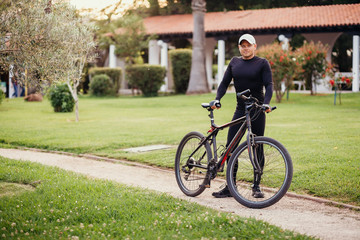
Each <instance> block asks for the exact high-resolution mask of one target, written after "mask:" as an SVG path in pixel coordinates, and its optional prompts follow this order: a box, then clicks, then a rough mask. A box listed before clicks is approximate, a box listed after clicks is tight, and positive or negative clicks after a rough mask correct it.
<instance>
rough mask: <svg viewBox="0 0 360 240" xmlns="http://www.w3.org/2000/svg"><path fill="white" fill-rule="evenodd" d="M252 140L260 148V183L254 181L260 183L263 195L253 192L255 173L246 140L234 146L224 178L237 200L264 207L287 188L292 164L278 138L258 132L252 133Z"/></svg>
mask: <svg viewBox="0 0 360 240" xmlns="http://www.w3.org/2000/svg"><path fill="white" fill-rule="evenodd" d="M254 140H255V146H257V147H261V149H262V150H261V151H262V152H263V154H260V155H261V156H263V157H264V158H262V159H265V160H264V161H263V163H264V164H263V174H262V175H261V177H260V180H259V181H260V183H259V184H256V185H258V186H259V187H260V189H261V191H262V193H263V195H264V196H263V198H255V197H254V196H253V187H254V185H255V184H254V182H255V178H256V177H255V173H254V168H253V166H252V164H251V162H250V158H249V153H248V150H247V144H246V142H244V143H242V144H241V145H240V146H239V147H237V148H236V149H235V151H234V153H233V154H232V156H231V158H230V160H229V164H228V167H227V171H226V180H227V184H228V187H229V190H230V193H231V194H232V196H233V197H234V198H235V199H236V201H238V202H239V203H240V204H242V205H244V206H246V207H249V208H266V207H269V206H271V205H273V204H275V203H276V202H278V201H279V200H280V199H281V198H282V197H283V196H284V195H285V193H286V192H287V190H288V189H289V187H290V184H291V180H292V176H293V165H292V160H291V157H290V154H289V152H288V151H287V150H286V148H285V147H284V146H283V145H282V144H281V143H280V142H278V141H276V140H274V139H272V138H268V137H261V136H258V137H255V138H254ZM258 149H259V148H258ZM257 151H259V150H257ZM257 154H259V153H257Z"/></svg>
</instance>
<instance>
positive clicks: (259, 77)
mask: <svg viewBox="0 0 360 240" xmlns="http://www.w3.org/2000/svg"><path fill="white" fill-rule="evenodd" d="M256 47H257V45H256V41H255V38H254V37H253V36H252V35H250V34H244V35H242V36H241V37H240V38H239V43H238V48H239V51H240V54H241V57H233V58H232V59H231V61H230V63H229V65H228V67H227V69H226V71H225V73H224V77H223V79H222V82H221V83H220V85H219V87H218V90H217V94H216V98H215V100H214V101H212V102H213V103H212V105H211V107H212V108H213V109H215V108H220V107H221V104H220V100H221V98H222V97H223V96H224V95H225V93H226V90H227V88H228V86H229V84H230V82H231V81H232V80H233V82H234V87H235V90H236V92H237V93H238V92H242V91H244V90H247V89H250V92H251V95H252V96H253V97H255V98H257V99H258V100H259V101H260V103H261V104H263V107H264V108H265V109H266V111H271V110H270V106H269V103H270V100H271V97H272V94H273V81H272V74H271V68H270V64H269V62H268V61H267V60H266V59H264V58H260V57H258V56H255V51H256ZM264 87H265V94H264V91H263V89H264ZM244 115H245V103H244V101H243V100H242V99H240V98H238V99H237V106H236V109H235V112H234V115H233V118H232V120H235V119H238V118H240V117H242V116H244ZM240 125H241V124H237V125H235V126H232V127H230V128H229V132H228V136H227V143H226V146H229V144H230V142H231V140H232V139H233V138H234V136H235V135H236V133H237V131H238V130H239V128H240ZM251 126H252V131H253V133H254V134H256V135H257V136H264V131H265V113H264V112H261V113H260V115H259V116H258V117H257V118H256V119H252V121H251ZM257 154H258V155H259V153H257ZM260 154H261V153H260ZM259 181H260V180H259ZM259 181H257V182H254V184H253V189H252V190H253V196H254V197H255V198H263V197H264V194H263V193H262V192H261V190H260V187H259ZM212 195H213V196H214V197H216V198H225V197H231V194H230V191H229V189H228V187H227V186H225V188H224V189H222V190H220V191H219V192H214V193H213V194H212Z"/></svg>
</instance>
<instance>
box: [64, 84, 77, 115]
mask: <svg viewBox="0 0 360 240" xmlns="http://www.w3.org/2000/svg"><path fill="white" fill-rule="evenodd" d="M66 84H67V86H68V88H69V90H70V92H71V96H72V97H73V99H74V101H75V122H79V97H78V95H77V87H78V85H79V83H77V84H76V83H74V86H71V83H70V80H69V81H68V82H66Z"/></svg>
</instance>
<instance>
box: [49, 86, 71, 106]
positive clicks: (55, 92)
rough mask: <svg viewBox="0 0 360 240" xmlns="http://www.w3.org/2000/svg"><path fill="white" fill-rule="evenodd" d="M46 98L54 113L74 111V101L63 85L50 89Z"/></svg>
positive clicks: (67, 88)
mask: <svg viewBox="0 0 360 240" xmlns="http://www.w3.org/2000/svg"><path fill="white" fill-rule="evenodd" d="M48 97H49V100H50V102H51V106H52V107H53V108H54V111H55V112H72V111H73V110H74V105H75V101H74V98H73V97H72V95H71V93H70V90H69V87H68V86H67V85H66V84H65V83H64V84H58V85H54V86H52V87H50V89H49V91H48Z"/></svg>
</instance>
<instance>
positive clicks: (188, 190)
mask: <svg viewBox="0 0 360 240" xmlns="http://www.w3.org/2000/svg"><path fill="white" fill-rule="evenodd" d="M203 138H205V136H204V135H203V134H202V133H199V132H190V133H188V134H186V135H185V137H184V138H183V139H182V140H181V142H180V144H179V146H178V149H177V151H176V157H175V177H176V182H177V184H178V185H179V188H180V189H181V191H182V192H183V193H184V194H185V195H187V196H191V197H195V196H197V195H199V194H201V193H202V192H203V191H204V190H205V185H204V184H205V180H206V178H207V167H208V163H209V161H210V159H211V158H212V153H211V148H210V144H209V143H208V142H207V141H205V142H204V143H203V144H202V146H201V147H200V148H199V149H198V151H196V152H195V153H194V155H193V156H192V157H191V158H189V157H190V154H191V153H193V152H194V151H195V149H196V148H197V147H198V146H199V143H200V142H201V140H202V139H203ZM195 162H196V163H197V164H201V165H202V166H203V167H204V168H199V167H194V166H189V164H188V163H190V165H191V163H195Z"/></svg>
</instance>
